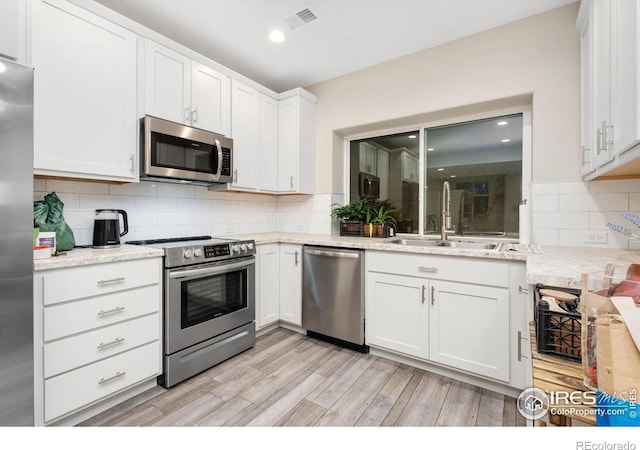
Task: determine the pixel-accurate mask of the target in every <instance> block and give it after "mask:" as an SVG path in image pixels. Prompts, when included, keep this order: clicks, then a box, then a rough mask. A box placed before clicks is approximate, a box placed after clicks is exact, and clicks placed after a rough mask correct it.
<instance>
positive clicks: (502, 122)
mask: <svg viewBox="0 0 640 450" xmlns="http://www.w3.org/2000/svg"><path fill="white" fill-rule="evenodd" d="M508 123H509V122H507V121H506V120H501V121H500V122H498V125H500V126H501V127H503V126H505V125H506V124H508Z"/></svg>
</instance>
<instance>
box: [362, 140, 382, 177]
mask: <svg viewBox="0 0 640 450" xmlns="http://www.w3.org/2000/svg"><path fill="white" fill-rule="evenodd" d="M359 146H360V148H359V153H360V172H364V173H368V174H369V175H377V172H378V148H377V147H376V146H375V145H373V144H371V143H369V142H360V144H359Z"/></svg>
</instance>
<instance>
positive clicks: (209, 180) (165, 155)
mask: <svg viewBox="0 0 640 450" xmlns="http://www.w3.org/2000/svg"><path fill="white" fill-rule="evenodd" d="M141 122H142V130H141V133H140V136H141V138H142V145H141V148H142V155H141V158H140V162H141V167H140V179H141V180H155V181H167V182H183V183H193V184H205V185H210V184H213V183H229V182H231V181H232V177H231V174H232V173H233V140H232V139H230V138H228V137H225V136H223V135H221V134H217V133H212V132H210V131H206V130H202V129H199V128H193V127H189V126H186V125H183V124H180V123H175V122H170V121H168V120H164V119H159V118H157V117H152V116H145V117H144V118H143V119H141Z"/></svg>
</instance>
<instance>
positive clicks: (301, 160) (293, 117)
mask: <svg viewBox="0 0 640 450" xmlns="http://www.w3.org/2000/svg"><path fill="white" fill-rule="evenodd" d="M282 96H283V98H282V99H281V100H280V105H279V112H278V114H279V118H278V119H279V132H278V191H279V192H283V193H297V194H314V193H315V175H316V174H315V141H316V132H315V130H316V128H315V127H316V120H315V117H316V100H315V97H314V96H312V95H311V94H309V93H307V92H306V91H303V90H302V89H295V90H293V91H289V92H287V93H285V94H282Z"/></svg>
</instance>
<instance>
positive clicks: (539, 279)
mask: <svg viewBox="0 0 640 450" xmlns="http://www.w3.org/2000/svg"><path fill="white" fill-rule="evenodd" d="M224 237H225V238H229V239H253V240H254V241H255V242H256V244H257V245H261V244H274V243H284V244H299V245H304V244H307V245H320V246H328V247H343V248H359V249H364V250H381V251H391V252H401V253H413V254H416V253H418V254H425V255H445V256H459V257H468V258H487V259H501V260H508V261H525V262H526V265H527V272H526V273H527V278H526V281H527V283H530V284H535V283H542V284H544V285H547V286H555V287H568V288H578V289H579V288H580V287H581V286H580V284H581V277H582V273H592V274H597V273H602V271H603V270H604V265H605V264H606V263H607V262H611V263H613V264H614V265H615V266H616V271H615V275H617V276H622V277H623V276H624V273H625V272H626V268H627V267H628V266H629V264H631V263H634V262H640V250H627V249H611V248H586V247H556V246H543V247H542V251H543V253H520V252H513V251H496V250H481V249H461V248H443V247H416V246H405V245H401V244H393V243H390V242H389V241H391V240H393V239H397V237H395V238H366V237H351V236H339V235H328V234H307V233H279V232H275V233H256V234H245V235H234V236H224ZM162 256H163V251H162V250H160V249H156V248H152V247H144V246H139V245H127V244H123V245H121V246H120V247H116V248H112V249H93V248H76V249H73V250H72V251H69V252H67V254H66V255H64V256H55V257H51V258H48V259H42V260H34V262H33V266H34V270H35V271H41V270H50V269H60V268H64V267H74V266H82V265H87V264H100V263H108V262H117V261H129V260H135V259H143V258H152V257H162Z"/></svg>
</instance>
